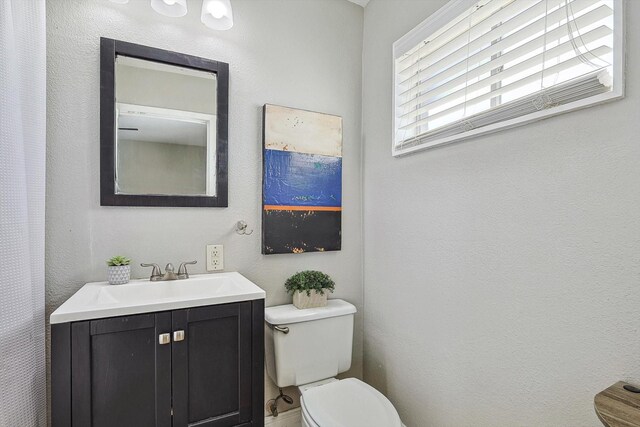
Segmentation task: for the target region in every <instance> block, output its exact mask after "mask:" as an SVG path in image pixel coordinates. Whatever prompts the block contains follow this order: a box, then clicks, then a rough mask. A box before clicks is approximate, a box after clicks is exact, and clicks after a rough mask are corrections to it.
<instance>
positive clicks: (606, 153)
mask: <svg viewBox="0 0 640 427" xmlns="http://www.w3.org/2000/svg"><path fill="white" fill-rule="evenodd" d="M443 4H445V0H437V1H436V0H431V1H410V0H393V1H391V0H372V1H371V2H370V3H369V5H368V6H367V8H366V9H365V24H364V27H365V32H364V56H363V69H364V74H363V92H364V97H363V132H364V165H365V166H364V188H365V190H364V207H363V211H364V214H365V215H364V218H365V232H364V236H365V237H364V241H365V244H364V246H365V265H364V268H365V275H364V283H365V287H364V288H365V346H364V354H365V359H364V360H365V362H364V376H365V379H366V380H367V381H369V382H371V383H372V384H373V385H375V386H376V387H378V388H380V389H381V390H383V391H385V392H386V393H387V394H388V396H389V397H390V398H391V400H392V401H393V403H394V404H395V405H396V406H397V408H398V409H399V411H400V414H401V415H402V417H403V420H404V421H405V422H406V423H407V425H408V426H411V427H419V426H514V425H518V426H560V425H562V426H587V425H589V426H598V425H601V424H600V423H599V421H598V420H597V418H596V416H595V414H594V411H593V406H592V401H593V396H594V394H595V393H597V392H598V391H600V390H602V389H603V388H605V387H607V386H609V385H610V384H612V383H613V382H615V381H617V380H619V379H626V380H635V381H636V382H640V340H639V339H638V336H639V334H638V333H639V329H640V316H638V307H640V215H639V212H640V190H639V189H638V183H639V182H640V167H639V166H638V165H639V164H640V144H639V143H638V135H639V134H640V121H639V120H638V111H640V93H639V91H640V71H639V70H640V58H639V57H638V52H640V37H638V31H639V30H638V27H637V26H635V27H633V26H631V24H633V23H634V22H636V23H637V22H638V21H640V2H638V1H636V0H633V1H628V2H626V4H627V6H628V10H627V12H628V16H627V20H626V22H627V24H629V28H628V30H629V31H628V34H627V42H628V46H627V57H628V66H627V97H626V98H625V99H624V100H621V101H617V102H615V103H611V104H608V105H601V106H597V107H592V108H589V109H586V110H582V111H578V112H572V113H569V114H565V115H562V116H558V117H554V118H550V119H547V120H544V121H541V122H538V123H534V124H530V125H527V126H524V127H519V128H516V129H512V130H507V131H503V132H500V133H497V134H494V135H490V136H485V137H481V138H476V139H473V140H469V141H467V142H464V143H460V144H457V145H451V146H448V147H443V148H438V149H434V150H431V151H423V152H420V153H416V154H414V155H410V156H408V157H404V158H392V157H391V155H390V151H391V145H390V144H391V138H392V129H391V126H392V124H391V117H392V112H391V97H392V92H391V90H392V86H391V82H392V75H391V73H392V68H391V67H392V63H391V45H392V43H393V42H394V41H395V40H397V39H398V38H400V37H401V36H402V35H403V34H405V33H406V32H407V31H409V30H410V29H411V28H413V27H414V26H415V25H417V24H418V23H419V22H421V21H422V20H424V19H425V18H427V17H428V16H429V15H430V14H431V13H433V12H434V11H436V10H437V9H438V8H439V7H441V6H442V5H443Z"/></svg>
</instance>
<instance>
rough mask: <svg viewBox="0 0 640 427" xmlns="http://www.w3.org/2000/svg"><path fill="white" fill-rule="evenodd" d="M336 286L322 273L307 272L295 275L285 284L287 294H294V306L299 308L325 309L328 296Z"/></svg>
mask: <svg viewBox="0 0 640 427" xmlns="http://www.w3.org/2000/svg"><path fill="white" fill-rule="evenodd" d="M335 286H336V284H335V283H334V282H333V280H331V277H329V276H327V275H326V274H324V273H323V272H321V271H314V270H306V271H301V272H299V273H296V274H294V275H293V276H291V277H289V278H288V279H287V281H286V282H285V283H284V287H285V289H286V290H287V293H290V294H293V305H295V306H296V307H297V308H300V309H303V308H313V307H324V306H325V305H327V294H328V292H333V290H334V289H335Z"/></svg>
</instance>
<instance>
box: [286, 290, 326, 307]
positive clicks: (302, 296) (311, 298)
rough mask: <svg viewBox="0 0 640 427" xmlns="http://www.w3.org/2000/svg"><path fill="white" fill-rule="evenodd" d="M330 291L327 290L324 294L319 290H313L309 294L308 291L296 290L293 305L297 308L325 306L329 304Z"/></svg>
mask: <svg viewBox="0 0 640 427" xmlns="http://www.w3.org/2000/svg"><path fill="white" fill-rule="evenodd" d="M328 293H329V291H325V292H324V295H322V294H320V292H318V291H311V295H307V291H302V292H300V291H295V292H294V293H293V305H295V306H296V307H297V308H300V309H303V308H313V307H324V306H326V305H327V294H328Z"/></svg>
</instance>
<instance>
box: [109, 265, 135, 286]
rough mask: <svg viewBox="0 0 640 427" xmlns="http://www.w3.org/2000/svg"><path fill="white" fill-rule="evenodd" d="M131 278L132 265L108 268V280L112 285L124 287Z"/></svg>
mask: <svg viewBox="0 0 640 427" xmlns="http://www.w3.org/2000/svg"><path fill="white" fill-rule="evenodd" d="M130 277H131V266H130V265H113V266H108V267H107V280H108V281H109V284H110V285H124V284H125V283H129V278H130Z"/></svg>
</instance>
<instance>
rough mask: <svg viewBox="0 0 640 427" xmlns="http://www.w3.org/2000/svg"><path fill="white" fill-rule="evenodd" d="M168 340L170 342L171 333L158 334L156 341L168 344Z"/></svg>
mask: <svg viewBox="0 0 640 427" xmlns="http://www.w3.org/2000/svg"><path fill="white" fill-rule="evenodd" d="M170 342H171V334H160V335H158V343H160V345H164V344H169V343H170Z"/></svg>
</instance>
